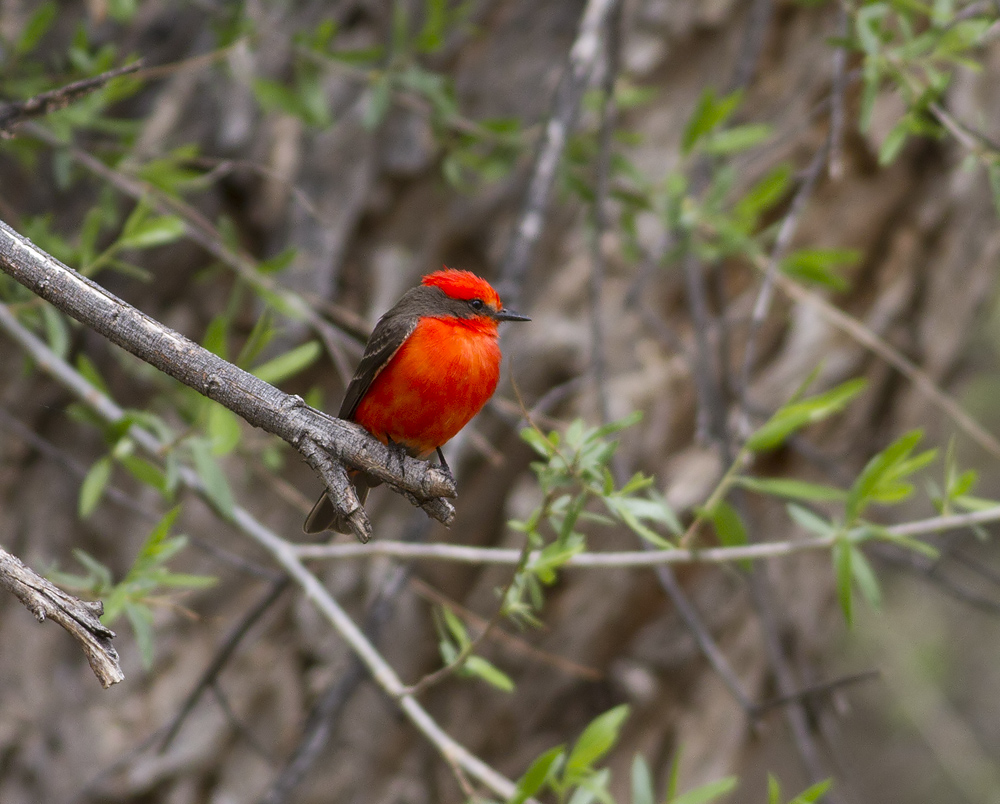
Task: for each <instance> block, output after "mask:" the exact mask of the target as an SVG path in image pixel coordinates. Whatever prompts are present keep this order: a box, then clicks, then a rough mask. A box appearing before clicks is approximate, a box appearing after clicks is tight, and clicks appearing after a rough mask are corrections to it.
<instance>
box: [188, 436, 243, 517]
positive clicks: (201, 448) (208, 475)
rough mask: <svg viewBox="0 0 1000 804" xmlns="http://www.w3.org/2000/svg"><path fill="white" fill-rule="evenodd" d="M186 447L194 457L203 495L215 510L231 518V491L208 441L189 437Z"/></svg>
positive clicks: (232, 505) (233, 505) (232, 504)
mask: <svg viewBox="0 0 1000 804" xmlns="http://www.w3.org/2000/svg"><path fill="white" fill-rule="evenodd" d="M187 445H188V448H189V449H190V450H191V457H192V458H193V459H194V468H195V471H196V472H197V473H198V477H199V479H200V480H201V482H202V485H203V486H204V487H205V495H206V496H207V497H208V499H209V501H210V502H211V503H212V505H213V506H214V507H215V510H216V511H217V512H218V513H219V514H221V515H222V516H223V517H225V518H226V519H232V518H233V508H234V507H235V503H234V502H233V493H232V491H230V489H229V481H228V480H226V475H225V472H223V471H222V467H221V466H219V464H218V462H217V461H216V460H215V458H214V457H213V456H212V449H211V447H210V446H209V444H208V442H207V441H205V440H203V439H200V438H189V439H188V440H187Z"/></svg>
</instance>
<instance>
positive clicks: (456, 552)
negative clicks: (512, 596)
mask: <svg viewBox="0 0 1000 804" xmlns="http://www.w3.org/2000/svg"><path fill="white" fill-rule="evenodd" d="M998 521H1000V505H998V506H996V507H994V508H987V509H986V510H985V511H974V512H972V513H968V514H950V515H948V516H935V517H931V518H929V519H919V520H917V521H916V522H906V523H904V524H902V525H891V526H889V527H886V528H882V529H881V530H880V534H881V535H883V536H884V538H885V539H886V540H889V541H892V540H893V539H902V538H913V537H914V536H926V535H928V534H931V533H942V532H944V531H949V530H958V529H960V528H968V527H972V526H973V525H984V524H986V523H989V522H998ZM835 541H836V537H834V536H822V537H817V538H810V539H799V540H795V541H784V542H758V543H757V544H748V545H745V546H742V547H709V548H705V549H702V550H683V549H676V550H649V551H647V550H631V551H621V552H611V551H608V552H600V553H597V552H591V553H577V554H576V555H573V556H570V558H568V559H567V560H566V563H565V564H563V565H562V566H563V567H565V568H567V569H568V568H574V569H576V568H580V569H601V568H603V569H607V568H610V567H657V566H661V565H669V564H730V563H733V562H737V561H759V560H762V559H767V558H781V557H786V556H791V555H795V554H796V553H804V552H812V551H816V550H829V549H830V548H831V547H832V546H833V544H834V542H835ZM294 549H295V552H296V554H297V555H298V556H299V558H303V559H341V558H374V557H375V556H395V557H397V558H413V559H424V560H428V561H454V562H459V563H463V564H517V562H518V560H519V559H520V557H521V551H520V550H513V549H505V548H497V547H465V546H463V545H457V544H410V543H408V542H388V541H378V542H372V543H371V544H369V545H365V546H363V545H359V544H301V545H298V546H296V547H295V548H294ZM537 557H538V553H537V552H534V553H532V554H531V555H529V556H528V566H530V565H531V562H532V561H533V560H535V559H536V558H537Z"/></svg>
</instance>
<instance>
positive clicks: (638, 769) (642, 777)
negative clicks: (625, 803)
mask: <svg viewBox="0 0 1000 804" xmlns="http://www.w3.org/2000/svg"><path fill="white" fill-rule="evenodd" d="M655 799H656V791H655V790H654V789H653V776H652V774H650V772H649V765H647V764H646V760H645V759H643V758H642V755H641V754H636V755H635V758H634V759H633V760H632V804H656V801H655Z"/></svg>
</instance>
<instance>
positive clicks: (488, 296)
mask: <svg viewBox="0 0 1000 804" xmlns="http://www.w3.org/2000/svg"><path fill="white" fill-rule="evenodd" d="M421 284H424V285H428V286H430V287H436V288H441V290H442V291H444V294H445V295H446V296H450V297H451V298H453V299H462V300H463V301H467V300H469V299H482V300H483V301H484V302H486V304H488V305H489V306H490V307H492V308H494V309H496V310H499V309H500V308H501V307H503V305H502V304H501V303H500V296H499V295H497V292H496V291H495V290H494V289H493V287H492V286H491V285H490V283H489V282H487V281H486V280H485V279H483V278H482V277H481V276H476V275H475V274H474V273H472V272H471V271H456V270H455V269H454V268H445V269H444V270H443V271H435V272H434V273H432V274H427V276H425V277H424V278H423V281H422V283H421Z"/></svg>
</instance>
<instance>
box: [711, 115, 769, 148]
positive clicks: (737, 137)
mask: <svg viewBox="0 0 1000 804" xmlns="http://www.w3.org/2000/svg"><path fill="white" fill-rule="evenodd" d="M772 130H773V129H772V127H771V126H769V125H767V124H766V123H748V124H746V125H744V126H735V127H733V128H729V129H726V130H724V131H717V132H715V133H714V134H712V135H710V136H708V137H706V138H705V141H704V142H703V143H702V145H701V150H702V151H704V152H705V153H707V154H712V155H714V156H725V155H727V154H733V153H739V152H740V151H747V150H749V149H751V148H753V147H754V146H755V145H759V144H760V143H762V142H763V141H764V140H766V139H767V138H768V137H770V136H771V131H772Z"/></svg>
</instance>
